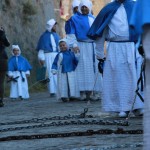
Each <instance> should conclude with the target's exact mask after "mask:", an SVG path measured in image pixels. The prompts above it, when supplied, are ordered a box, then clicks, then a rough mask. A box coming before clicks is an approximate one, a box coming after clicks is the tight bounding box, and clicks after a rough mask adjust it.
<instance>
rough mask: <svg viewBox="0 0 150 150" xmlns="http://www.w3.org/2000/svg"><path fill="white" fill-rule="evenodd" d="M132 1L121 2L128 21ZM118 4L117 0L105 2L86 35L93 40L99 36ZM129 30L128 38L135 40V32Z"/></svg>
mask: <svg viewBox="0 0 150 150" xmlns="http://www.w3.org/2000/svg"><path fill="white" fill-rule="evenodd" d="M134 3H135V2H134V1H132V0H125V1H124V3H123V4H124V7H125V10H126V13H127V18H128V22H129V21H130V17H131V13H132V8H133V5H134ZM120 5H121V3H120V2H118V1H114V2H111V3H109V4H107V5H106V6H105V7H104V8H103V9H102V10H101V11H100V12H99V14H98V15H97V17H96V19H95V21H94V22H93V24H92V26H91V28H90V29H89V31H88V34H87V36H88V37H89V38H91V39H93V40H95V39H96V38H97V37H101V36H102V34H103V31H104V29H105V27H106V26H107V25H108V24H109V22H110V20H111V19H112V18H113V16H114V14H115V13H116V11H117V10H118V8H119V7H120ZM129 30H130V31H129V33H130V40H131V41H136V40H137V34H136V32H135V31H134V30H133V29H129Z"/></svg>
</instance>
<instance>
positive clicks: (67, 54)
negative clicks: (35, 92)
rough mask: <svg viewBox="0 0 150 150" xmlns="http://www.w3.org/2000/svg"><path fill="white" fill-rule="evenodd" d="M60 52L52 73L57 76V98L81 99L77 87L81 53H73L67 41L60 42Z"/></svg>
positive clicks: (67, 99) (66, 99)
mask: <svg viewBox="0 0 150 150" xmlns="http://www.w3.org/2000/svg"><path fill="white" fill-rule="evenodd" d="M59 48H60V52H59V53H58V54H57V56H56V57H55V60H54V62H53V65H52V73H53V74H57V77H58V86H57V91H58V92H57V97H58V99H61V100H62V101H64V102H66V101H69V98H71V99H72V98H79V97H80V92H79V88H78V85H77V80H76V74H75V72H74V71H75V69H76V66H77V64H78V58H79V52H76V54H75V53H74V52H72V51H71V50H70V49H69V48H68V45H67V41H66V39H62V40H60V41H59Z"/></svg>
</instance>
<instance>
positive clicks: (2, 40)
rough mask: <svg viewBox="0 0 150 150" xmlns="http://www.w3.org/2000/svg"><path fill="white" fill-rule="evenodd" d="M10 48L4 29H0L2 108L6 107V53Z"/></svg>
mask: <svg viewBox="0 0 150 150" xmlns="http://www.w3.org/2000/svg"><path fill="white" fill-rule="evenodd" d="M8 46H10V43H9V41H8V39H7V37H6V34H5V31H4V29H3V27H0V107H3V106H4V103H3V98H4V81H5V76H6V72H7V69H8V66H7V59H8V57H7V54H6V52H5V47H8Z"/></svg>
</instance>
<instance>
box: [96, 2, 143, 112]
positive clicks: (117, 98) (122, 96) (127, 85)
mask: <svg viewBox="0 0 150 150" xmlns="http://www.w3.org/2000/svg"><path fill="white" fill-rule="evenodd" d="M105 38H107V39H108V41H128V40H129V29H128V22H127V15H126V12H125V9H124V6H123V5H121V6H120V7H119V9H118V10H117V12H116V14H115V15H114V17H113V18H112V20H111V21H110V23H109V25H108V27H107V28H106V29H105V31H104V33H103V37H102V38H99V39H98V40H97V41H96V43H97V45H96V49H97V51H96V55H97V56H98V57H99V58H103V57H104V52H103V49H104V48H103V47H104V41H105ZM136 84H137V72H136V66H135V44H134V42H108V43H107V54H106V61H105V66H104V75H103V99H102V108H103V110H104V111H112V112H121V111H130V110H131V108H132V105H133V101H134V97H135V90H136ZM139 108H143V103H142V102H141V101H140V100H139V99H137V100H136V101H135V104H134V109H139Z"/></svg>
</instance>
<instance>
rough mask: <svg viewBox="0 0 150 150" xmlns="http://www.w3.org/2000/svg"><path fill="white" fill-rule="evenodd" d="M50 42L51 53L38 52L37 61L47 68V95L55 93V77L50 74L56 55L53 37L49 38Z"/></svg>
mask: <svg viewBox="0 0 150 150" xmlns="http://www.w3.org/2000/svg"><path fill="white" fill-rule="evenodd" d="M50 40H51V43H52V48H53V52H49V53H44V50H39V52H38V59H39V60H42V61H45V66H46V68H47V75H48V78H49V79H50V82H49V83H48V90H49V93H57V77H56V75H53V74H52V73H51V68H52V63H53V61H54V59H55V57H56V55H57V52H56V49H57V47H56V43H55V40H54V37H53V36H52V35H51V36H50Z"/></svg>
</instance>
